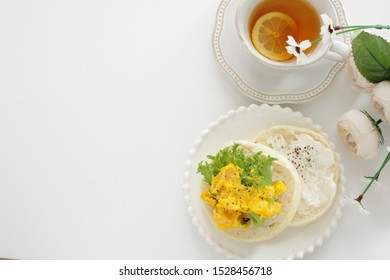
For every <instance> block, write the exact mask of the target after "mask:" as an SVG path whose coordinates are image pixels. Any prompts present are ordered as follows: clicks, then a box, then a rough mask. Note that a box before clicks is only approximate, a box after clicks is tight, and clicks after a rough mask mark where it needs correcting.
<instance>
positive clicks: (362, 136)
mask: <svg viewBox="0 0 390 280" xmlns="http://www.w3.org/2000/svg"><path fill="white" fill-rule="evenodd" d="M337 132H338V135H339V137H340V139H341V140H342V141H343V142H344V143H345V145H346V146H347V147H348V148H349V150H350V151H351V152H352V153H353V154H355V155H356V156H357V157H359V158H361V159H373V158H374V157H376V156H377V154H378V152H379V146H380V142H381V137H380V134H379V132H378V131H377V129H376V128H375V126H374V125H373V124H372V123H371V121H370V120H369V119H368V117H367V116H366V115H365V114H364V113H363V112H361V111H359V110H355V109H353V110H350V111H348V112H346V113H345V114H344V115H342V116H341V117H340V119H339V120H338V122H337Z"/></svg>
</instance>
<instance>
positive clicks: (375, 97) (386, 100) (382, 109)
mask: <svg viewBox="0 0 390 280" xmlns="http://www.w3.org/2000/svg"><path fill="white" fill-rule="evenodd" d="M371 102H372V106H374V108H375V109H376V110H377V111H378V113H379V115H380V116H381V119H382V120H383V121H386V122H390V81H383V82H380V83H379V84H377V85H375V87H374V88H373V90H372V94H371Z"/></svg>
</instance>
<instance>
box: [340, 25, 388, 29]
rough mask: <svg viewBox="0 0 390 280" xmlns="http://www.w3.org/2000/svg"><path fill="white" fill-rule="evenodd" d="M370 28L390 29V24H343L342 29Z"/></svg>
mask: <svg viewBox="0 0 390 280" xmlns="http://www.w3.org/2000/svg"><path fill="white" fill-rule="evenodd" d="M369 28H375V29H390V25H348V26H341V29H369Z"/></svg>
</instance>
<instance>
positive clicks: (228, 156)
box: [198, 143, 276, 188]
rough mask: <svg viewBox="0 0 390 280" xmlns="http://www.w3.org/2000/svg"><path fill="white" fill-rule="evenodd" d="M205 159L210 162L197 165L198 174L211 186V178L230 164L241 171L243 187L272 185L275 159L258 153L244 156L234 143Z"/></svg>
mask: <svg viewBox="0 0 390 280" xmlns="http://www.w3.org/2000/svg"><path fill="white" fill-rule="evenodd" d="M207 158H208V159H209V160H210V162H206V161H201V162H200V163H199V164H198V173H201V174H202V175H203V177H204V180H205V182H206V183H208V184H209V185H211V180H212V177H213V176H216V175H217V174H218V173H219V171H220V170H221V169H222V168H223V167H225V166H227V165H228V164H230V163H232V164H234V165H235V166H238V167H239V168H240V169H241V170H242V173H241V175H240V177H241V182H242V184H243V185H244V186H247V187H256V188H260V187H263V186H269V185H271V184H272V171H271V165H272V162H273V161H274V160H276V159H275V158H272V157H269V156H268V157H265V156H263V155H262V154H261V153H260V152H258V153H256V154H254V155H245V154H244V151H243V150H242V149H241V148H240V147H239V145H238V144H237V143H236V144H234V145H233V146H232V147H227V148H225V149H222V150H220V151H218V153H217V154H216V155H215V156H211V155H208V156H207Z"/></svg>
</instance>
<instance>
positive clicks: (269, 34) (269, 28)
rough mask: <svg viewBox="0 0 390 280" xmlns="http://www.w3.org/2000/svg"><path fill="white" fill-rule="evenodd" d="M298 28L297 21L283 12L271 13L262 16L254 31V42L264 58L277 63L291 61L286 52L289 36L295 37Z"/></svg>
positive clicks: (290, 55)
mask: <svg viewBox="0 0 390 280" xmlns="http://www.w3.org/2000/svg"><path fill="white" fill-rule="evenodd" d="M297 31H298V27H297V25H296V23H295V21H294V20H293V19H292V18H291V17H290V16H288V15H286V14H284V13H281V12H270V13H267V14H265V15H263V16H261V17H260V18H259V19H258V20H257V21H256V23H255V26H254V27H253V29H252V42H253V45H254V46H255V48H256V49H257V51H258V52H260V53H261V54H262V55H263V56H265V57H267V58H269V59H272V60H277V61H284V60H287V59H290V58H291V57H292V56H293V55H292V54H289V53H288V52H287V51H286V46H287V43H286V41H287V36H288V35H290V36H293V37H294V36H295V35H296V34H297Z"/></svg>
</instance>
